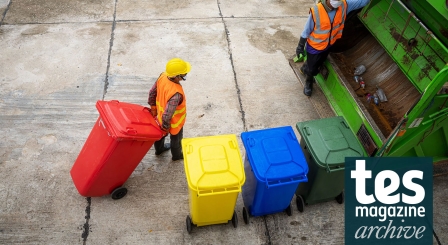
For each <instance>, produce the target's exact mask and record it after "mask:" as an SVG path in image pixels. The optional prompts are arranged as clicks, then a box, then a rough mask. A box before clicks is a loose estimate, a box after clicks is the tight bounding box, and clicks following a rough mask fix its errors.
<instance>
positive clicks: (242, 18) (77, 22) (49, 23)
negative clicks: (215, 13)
mask: <svg viewBox="0 0 448 245" xmlns="http://www.w3.org/2000/svg"><path fill="white" fill-rule="evenodd" d="M10 4H11V3H10ZM8 10H9V5H8V7H7V8H6V10H5V12H4V14H3V16H2V20H1V21H0V26H2V25H5V26H20V25H59V24H96V23H113V22H115V23H127V22H152V21H183V20H212V19H218V20H223V19H241V20H264V19H297V18H308V16H301V15H300V16H294V15H290V16H265V17H263V16H262V17H244V16H242V17H232V16H227V17H224V16H223V17H205V18H171V19H147V20H132V19H127V20H116V19H115V20H96V21H60V22H21V23H3V20H4V18H5V17H6V12H7V11H8Z"/></svg>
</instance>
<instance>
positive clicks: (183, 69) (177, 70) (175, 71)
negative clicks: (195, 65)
mask: <svg viewBox="0 0 448 245" xmlns="http://www.w3.org/2000/svg"><path fill="white" fill-rule="evenodd" d="M190 70H191V65H190V63H188V62H186V61H183V60H181V59H179V58H174V59H171V60H170V61H168V63H166V73H167V75H168V76H169V77H175V76H177V75H181V74H187V73H189V72H190Z"/></svg>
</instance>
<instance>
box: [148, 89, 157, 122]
mask: <svg viewBox="0 0 448 245" xmlns="http://www.w3.org/2000/svg"><path fill="white" fill-rule="evenodd" d="M156 98H157V81H156V82H155V83H154V85H152V88H151V90H149V96H148V104H149V105H150V106H151V114H152V115H153V116H154V117H155V116H157V107H156Z"/></svg>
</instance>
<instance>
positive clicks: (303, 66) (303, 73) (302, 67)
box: [300, 64, 307, 76]
mask: <svg viewBox="0 0 448 245" xmlns="http://www.w3.org/2000/svg"><path fill="white" fill-rule="evenodd" d="M306 68H307V65H306V64H303V65H302V66H301V67H300V73H302V75H304V76H306Z"/></svg>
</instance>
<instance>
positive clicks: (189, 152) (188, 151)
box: [187, 145, 193, 154]
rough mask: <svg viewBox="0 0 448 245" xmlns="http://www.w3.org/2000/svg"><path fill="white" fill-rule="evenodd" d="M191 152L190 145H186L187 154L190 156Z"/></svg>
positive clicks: (191, 147)
mask: <svg viewBox="0 0 448 245" xmlns="http://www.w3.org/2000/svg"><path fill="white" fill-rule="evenodd" d="M192 152H193V146H192V145H188V148H187V154H191V153H192Z"/></svg>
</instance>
